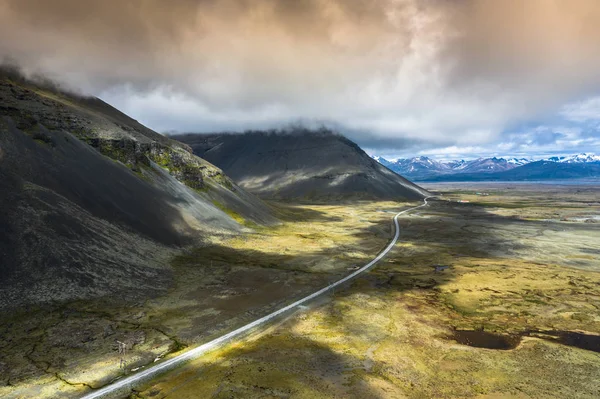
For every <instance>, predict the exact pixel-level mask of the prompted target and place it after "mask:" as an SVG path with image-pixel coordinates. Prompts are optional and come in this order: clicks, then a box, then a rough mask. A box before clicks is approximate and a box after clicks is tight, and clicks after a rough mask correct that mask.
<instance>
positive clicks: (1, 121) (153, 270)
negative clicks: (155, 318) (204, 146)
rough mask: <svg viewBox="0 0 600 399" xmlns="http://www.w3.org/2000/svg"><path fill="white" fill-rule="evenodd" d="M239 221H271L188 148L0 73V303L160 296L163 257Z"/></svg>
mask: <svg viewBox="0 0 600 399" xmlns="http://www.w3.org/2000/svg"><path fill="white" fill-rule="evenodd" d="M245 221H251V222H254V223H260V224H269V223H276V222H277V220H276V219H275V218H274V217H273V216H272V215H271V211H270V208H268V207H267V206H266V205H265V204H264V203H263V202H262V201H261V200H259V199H258V198H257V197H255V196H254V195H252V194H249V193H248V192H246V191H245V190H244V189H243V188H241V187H239V186H238V185H236V184H235V183H234V182H233V181H232V180H231V179H229V178H228V177H227V176H226V175H225V174H224V173H223V172H222V171H221V170H220V169H219V168H217V167H215V166H214V165H212V164H210V163H208V162H206V161H205V160H203V159H201V158H199V157H197V156H195V155H193V154H192V153H191V150H190V148H189V147H187V146H185V145H183V144H182V143H180V142H177V141H174V140H171V139H169V138H166V137H164V136H163V135H161V134H158V133H156V132H154V131H152V130H150V129H148V128H146V127H145V126H143V125H141V124H140V123H138V122H137V121H135V120H133V119H131V118H130V117H128V116H127V115H125V114H123V113H121V112H119V111H118V110H116V109H115V108H113V107H111V106H110V105H108V104H106V103H104V102H103V101H101V100H99V99H97V98H87V97H82V96H78V95H75V94H70V93H66V92H63V91H61V90H59V89H58V88H56V87H54V86H53V85H51V84H48V83H46V82H32V81H28V80H26V79H24V78H22V77H21V76H20V75H19V74H18V73H17V72H16V71H14V70H10V69H3V70H2V71H0V308H3V307H8V306H11V307H20V306H23V305H26V304H38V303H45V302H52V301H61V300H68V299H88V298H99V297H109V296H110V297H114V298H118V299H119V300H127V299H131V298H133V299H135V298H139V297H142V296H144V295H145V294H148V293H155V292H157V291H160V290H164V289H166V288H167V286H168V282H169V278H170V277H169V276H170V271H169V269H168V266H167V265H168V258H169V256H171V255H173V251H174V250H176V249H177V248H180V247H182V246H185V245H188V244H192V243H194V242H198V241H202V240H204V239H205V238H207V237H209V236H210V235H212V234H215V233H219V234H232V233H235V232H237V231H240V230H242V229H244V228H245V227H244V226H243V223H244V222H245Z"/></svg>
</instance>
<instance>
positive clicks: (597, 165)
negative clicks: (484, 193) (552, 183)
mask: <svg viewBox="0 0 600 399" xmlns="http://www.w3.org/2000/svg"><path fill="white" fill-rule="evenodd" d="M590 178H591V179H597V178H600V162H598V161H592V162H579V163H575V162H554V161H547V160H544V161H535V162H530V163H528V164H526V165H523V166H519V167H517V168H514V169H511V170H507V171H504V172H497V173H457V174H449V175H439V176H434V177H430V178H427V179H424V180H423V181H430V182H434V181H436V182H443V181H525V180H549V179H590Z"/></svg>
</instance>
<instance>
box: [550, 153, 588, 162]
mask: <svg viewBox="0 0 600 399" xmlns="http://www.w3.org/2000/svg"><path fill="white" fill-rule="evenodd" d="M545 161H549V162H559V163H591V162H600V155H594V154H589V153H581V154H576V155H571V156H566V157H551V158H547V159H545Z"/></svg>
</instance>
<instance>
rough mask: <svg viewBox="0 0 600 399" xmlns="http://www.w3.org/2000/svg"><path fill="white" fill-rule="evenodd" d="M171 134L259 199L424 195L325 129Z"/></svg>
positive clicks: (363, 197)
mask: <svg viewBox="0 0 600 399" xmlns="http://www.w3.org/2000/svg"><path fill="white" fill-rule="evenodd" d="M174 138H175V139H177V140H180V141H182V142H183V143H186V144H188V145H189V146H190V147H192V149H193V151H194V154H196V155H198V156H200V157H203V158H204V159H206V160H208V161H209V162H212V163H214V164H215V165H217V166H219V167H220V168H222V169H223V170H224V171H225V173H227V174H228V175H229V176H231V178H232V179H234V180H236V181H237V182H238V184H239V185H240V186H242V187H244V188H245V189H247V190H249V191H251V192H253V193H255V194H257V195H258V196H260V197H263V198H277V199H301V200H302V199H311V200H315V199H316V200H319V199H332V198H340V199H341V198H362V199H397V200H403V199H408V200H415V199H420V198H423V197H424V196H426V195H428V193H427V191H425V190H424V189H422V188H420V187H418V186H416V185H415V184H413V183H411V182H410V181H408V180H406V179H404V178H403V177H402V176H400V175H397V174H396V173H394V172H392V171H391V170H389V169H388V168H386V167H385V166H383V165H381V164H380V163H378V162H377V161H375V160H374V159H372V158H371V157H369V156H368V155H367V154H366V153H365V152H364V151H363V150H362V149H360V147H358V146H357V145H356V144H355V143H353V142H352V141H350V140H348V139H347V138H345V137H343V136H341V135H337V134H334V133H333V132H331V131H329V130H326V129H321V130H318V131H311V130H307V129H302V128H298V129H295V130H289V131H283V132H282V131H270V132H247V133H241V134H212V135H199V134H187V135H181V136H175V137H174Z"/></svg>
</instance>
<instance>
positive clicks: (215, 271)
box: [0, 202, 408, 398]
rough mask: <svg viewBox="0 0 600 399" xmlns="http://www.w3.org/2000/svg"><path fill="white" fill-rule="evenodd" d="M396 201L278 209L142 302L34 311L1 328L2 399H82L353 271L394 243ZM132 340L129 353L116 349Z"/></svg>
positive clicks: (207, 248) (215, 243)
mask: <svg viewBox="0 0 600 399" xmlns="http://www.w3.org/2000/svg"><path fill="white" fill-rule="evenodd" d="M407 205H408V203H407V204H403V203H394V202H374V203H357V204H348V205H286V204H282V203H275V202H272V203H270V206H271V207H272V208H273V210H274V212H275V214H276V215H277V216H278V217H279V218H280V219H281V220H282V223H280V224H279V225H277V226H272V227H260V226H253V230H252V232H248V233H246V234H243V235H239V236H231V235H223V236H221V237H218V236H217V237H213V238H212V239H211V241H210V242H206V243H205V244H204V245H202V246H199V247H195V248H189V249H187V250H186V251H184V252H183V253H180V254H176V255H174V256H173V257H172V258H171V261H170V265H169V270H170V272H171V284H170V288H169V289H168V290H167V292H166V293H165V294H161V293H160V292H157V294H156V295H151V296H150V298H149V299H146V300H144V301H139V302H137V303H135V302H133V303H132V302H127V301H123V302H121V303H120V304H119V303H118V302H117V301H114V300H111V298H107V299H106V300H95V301H89V300H87V301H70V302H66V303H63V304H60V306H52V305H44V306H38V307H30V308H28V309H26V310H24V311H22V312H18V313H12V314H8V315H5V316H4V317H2V320H1V323H0V325H1V327H0V337H2V339H1V340H0V353H1V354H2V361H1V363H0V366H1V367H2V373H1V374H2V376H3V383H4V386H0V396H2V397H8V398H13V397H14V398H17V397H40V398H43V397H59V396H60V397H73V398H76V397H79V396H80V395H82V394H83V393H84V392H86V391H88V390H89V387H100V386H103V385H105V384H107V383H109V382H110V381H112V380H114V379H115V378H117V377H120V376H122V375H126V374H129V373H131V372H133V371H136V370H138V369H139V368H140V367H142V366H146V365H151V364H153V363H154V361H155V359H162V358H168V357H169V356H170V355H172V354H176V353H182V352H183V351H185V350H186V349H188V348H191V347H194V346H197V345H199V344H201V343H203V342H206V341H208V340H210V339H212V338H215V337H217V336H219V335H222V334H224V333H226V332H228V331H230V330H233V329H234V328H237V326H241V325H243V324H246V323H248V322H250V321H253V320H255V319H257V318H259V317H261V316H263V315H265V314H267V313H269V312H271V311H273V310H275V309H277V308H279V307H282V306H283V305H284V304H287V303H291V302H293V301H294V300H295V299H298V298H300V297H302V296H305V295H307V294H308V293H311V292H313V291H315V290H317V289H319V288H322V287H323V286H325V285H328V284H330V283H331V282H333V281H335V280H338V279H339V278H341V277H343V276H346V275H348V274H350V273H351V272H352V270H354V269H355V268H356V267H357V266H358V265H363V264H365V263H367V262H368V261H369V260H371V259H372V258H374V257H375V255H377V253H378V252H379V251H380V250H381V249H382V248H383V247H384V246H385V245H386V244H387V243H388V242H389V239H390V237H391V234H392V223H391V216H393V214H390V213H387V212H381V210H382V209H385V210H394V211H397V210H400V209H402V208H403V207H406V206H407ZM116 341H119V342H131V347H129V348H128V349H127V350H126V351H125V352H124V353H119V348H118V346H117V345H116V344H115V342H116Z"/></svg>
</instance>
